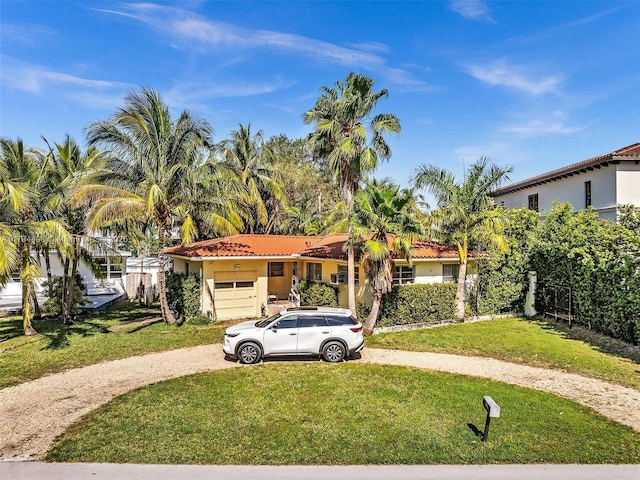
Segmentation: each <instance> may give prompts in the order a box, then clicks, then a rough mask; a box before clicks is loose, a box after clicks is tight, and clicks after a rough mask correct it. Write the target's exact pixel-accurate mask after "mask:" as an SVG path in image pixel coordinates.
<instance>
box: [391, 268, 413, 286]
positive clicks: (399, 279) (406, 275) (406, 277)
mask: <svg viewBox="0 0 640 480" xmlns="http://www.w3.org/2000/svg"><path fill="white" fill-rule="evenodd" d="M415 280H416V272H415V270H414V269H413V267H409V266H408V265H404V266H400V267H396V268H395V273H394V276H393V284H394V285H406V284H408V283H414V282H415Z"/></svg>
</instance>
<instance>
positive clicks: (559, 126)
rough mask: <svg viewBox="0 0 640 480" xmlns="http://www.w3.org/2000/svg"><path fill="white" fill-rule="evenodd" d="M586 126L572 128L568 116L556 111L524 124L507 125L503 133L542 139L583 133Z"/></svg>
mask: <svg viewBox="0 0 640 480" xmlns="http://www.w3.org/2000/svg"><path fill="white" fill-rule="evenodd" d="M585 128H586V126H571V125H569V124H568V122H567V115H566V114H565V113H564V112H562V111H560V110H555V111H553V112H551V113H549V114H547V115H545V116H544V117H543V118H540V116H538V117H537V118H531V119H528V120H526V121H524V122H519V123H514V124H512V125H506V126H504V127H503V128H502V131H504V132H507V133H514V134H516V135H519V136H522V137H540V136H548V135H567V134H571V133H576V132H579V131H582V130H584V129H585Z"/></svg>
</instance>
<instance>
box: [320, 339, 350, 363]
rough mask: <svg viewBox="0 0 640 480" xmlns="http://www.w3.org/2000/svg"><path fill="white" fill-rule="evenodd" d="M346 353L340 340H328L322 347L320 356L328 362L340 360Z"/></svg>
mask: <svg viewBox="0 0 640 480" xmlns="http://www.w3.org/2000/svg"><path fill="white" fill-rule="evenodd" d="M346 354H347V350H346V349H345V348H344V345H343V344H342V343H340V342H328V343H327V344H326V345H325V346H324V348H323V349H322V357H323V358H324V359H325V360H326V361H327V362H330V363H336V362H341V361H342V360H344V357H345V356H346Z"/></svg>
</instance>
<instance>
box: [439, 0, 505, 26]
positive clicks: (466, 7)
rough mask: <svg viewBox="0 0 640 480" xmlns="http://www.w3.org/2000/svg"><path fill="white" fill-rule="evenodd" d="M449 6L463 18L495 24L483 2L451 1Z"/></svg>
mask: <svg viewBox="0 0 640 480" xmlns="http://www.w3.org/2000/svg"><path fill="white" fill-rule="evenodd" d="M449 6H450V7H451V10H453V11H454V12H456V13H458V14H460V15H461V16H463V17H464V18H469V19H471V20H483V21H486V22H491V23H495V21H494V20H493V18H491V12H490V10H489V7H488V6H487V4H486V3H485V2H484V1H483V0H451V1H450V2H449Z"/></svg>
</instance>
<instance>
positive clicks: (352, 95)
mask: <svg viewBox="0 0 640 480" xmlns="http://www.w3.org/2000/svg"><path fill="white" fill-rule="evenodd" d="M373 86H374V81H373V80H372V79H371V78H369V77H366V76H365V75H361V74H356V73H350V74H349V75H347V77H346V78H345V80H344V81H343V82H340V81H338V82H336V83H335V87H327V86H323V87H322V88H321V92H322V93H321V94H320V97H318V99H317V100H316V103H315V105H314V106H313V107H312V108H311V109H310V110H308V111H307V112H306V113H305V114H304V122H305V123H307V124H312V125H313V126H314V132H313V134H312V135H311V139H312V141H313V146H314V151H315V153H316V155H317V156H318V157H320V158H323V159H326V161H327V163H328V166H329V169H330V171H331V172H332V173H333V175H334V177H335V179H336V181H337V183H338V189H339V191H340V196H341V198H342V200H343V202H344V204H345V206H346V209H347V212H351V211H352V209H353V201H354V197H355V194H356V192H357V191H358V189H359V187H360V183H361V182H362V180H363V179H364V178H365V177H366V176H367V174H369V173H371V172H372V171H374V170H375V169H376V167H377V165H378V163H379V162H380V161H383V160H388V159H389V158H390V157H391V148H390V147H389V145H388V144H387V142H386V141H385V138H384V136H385V134H387V133H400V122H399V120H398V119H397V117H396V116H395V115H393V114H390V113H380V114H377V115H375V116H374V115H373V112H374V110H375V108H376V106H377V104H378V101H379V100H380V99H382V98H385V97H387V95H388V93H389V92H388V91H387V90H386V89H382V90H380V91H378V92H374V91H373ZM349 240H350V241H349V242H348V244H347V261H348V290H349V295H348V296H349V308H350V309H351V311H352V312H354V314H355V312H356V300H355V252H354V235H353V228H352V226H351V225H349Z"/></svg>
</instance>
